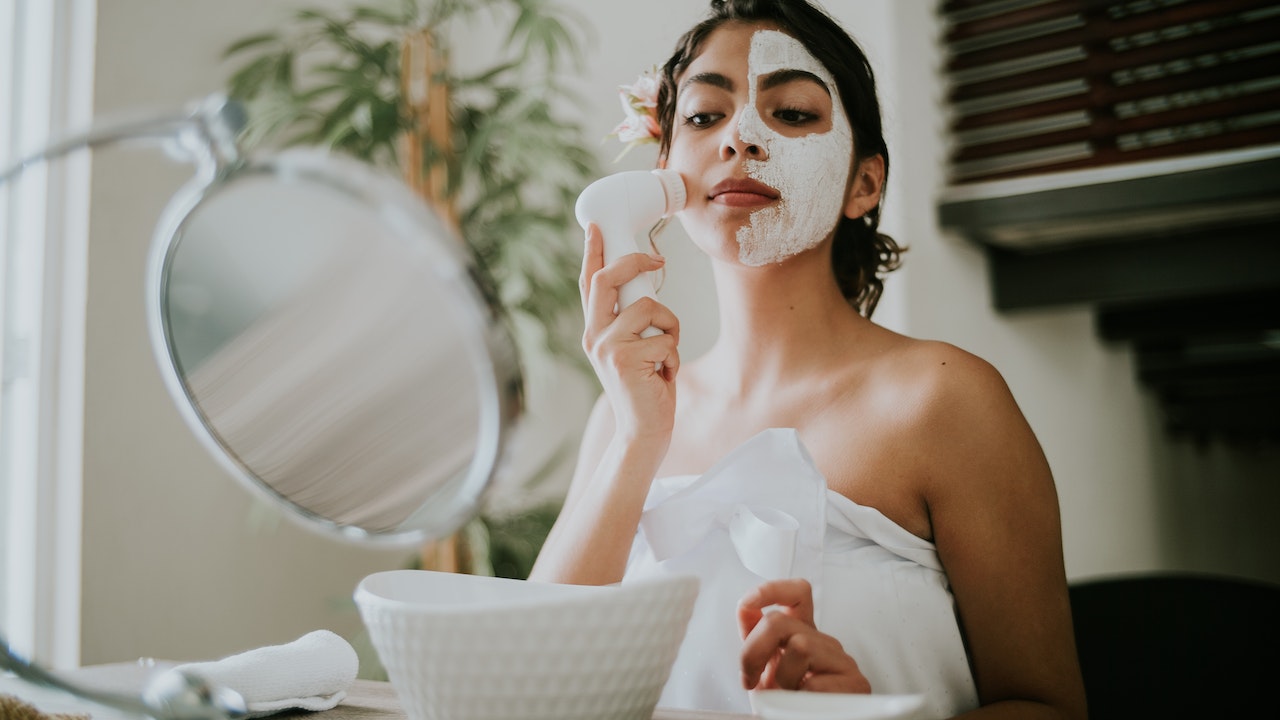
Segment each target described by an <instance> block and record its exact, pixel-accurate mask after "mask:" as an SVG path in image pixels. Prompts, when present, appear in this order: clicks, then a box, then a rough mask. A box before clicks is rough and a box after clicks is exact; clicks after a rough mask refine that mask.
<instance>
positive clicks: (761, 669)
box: [742, 611, 871, 693]
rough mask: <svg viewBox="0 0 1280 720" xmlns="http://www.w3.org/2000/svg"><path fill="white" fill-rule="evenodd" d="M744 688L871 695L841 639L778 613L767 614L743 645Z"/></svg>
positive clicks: (867, 685)
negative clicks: (868, 693)
mask: <svg viewBox="0 0 1280 720" xmlns="http://www.w3.org/2000/svg"><path fill="white" fill-rule="evenodd" d="M742 685H743V687H745V688H746V689H748V690H751V689H754V688H757V687H760V688H782V689H785V690H813V691H818V692H847V693H867V692H871V684H870V683H869V682H868V681H867V678H866V677H865V676H864V675H863V674H862V671H861V670H859V669H858V663H857V662H856V661H855V660H854V659H853V658H852V657H850V656H849V654H848V653H846V652H845V651H844V647H843V646H842V645H841V644H840V641H839V640H836V639H835V638H833V637H831V636H830V635H827V634H825V633H822V632H819V631H818V630H816V629H814V627H813V626H812V625H810V624H808V623H805V622H802V621H800V620H799V619H797V618H794V617H791V616H789V615H787V614H786V613H785V612H780V611H771V612H769V613H767V614H765V616H764V618H763V619H761V621H760V622H759V623H757V624H756V627H755V629H753V630H752V631H751V632H750V634H748V635H747V638H746V640H744V641H743V644H742Z"/></svg>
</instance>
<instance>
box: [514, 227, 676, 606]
mask: <svg viewBox="0 0 1280 720" xmlns="http://www.w3.org/2000/svg"><path fill="white" fill-rule="evenodd" d="M661 266H662V261H661V259H660V258H654V257H650V256H648V255H644V254H640V253H637V254H633V255H627V256H625V257H623V258H620V259H619V260H618V261H617V262H614V263H611V264H610V265H608V266H606V265H605V264H604V241H603V238H601V236H600V230H599V228H597V227H596V226H595V225H592V226H591V227H590V228H589V229H588V231H587V243H586V250H585V252H584V253H583V261H582V276H581V277H580V278H579V283H578V285H579V290H580V291H581V293H582V305H583V310H584V313H585V326H586V327H585V330H584V331H583V336H582V345H583V349H584V350H585V351H586V353H587V357H588V358H590V360H591V365H592V367H593V368H595V371H596V375H597V376H598V377H599V378H600V384H601V385H602V386H603V387H604V393H605V394H604V397H602V398H601V399H600V401H599V402H597V403H596V407H595V409H594V410H593V411H592V413H591V418H590V419H589V420H588V423H587V430H586V433H585V434H584V436H583V443H582V448H581V450H580V452H579V457H578V467H577V469H576V470H575V472H574V478H573V482H572V485H571V486H570V489H569V495H568V497H567V498H566V500H565V505H564V508H563V509H562V510H561V511H560V516H559V517H558V518H557V519H556V524H555V526H554V527H553V528H552V529H551V533H550V534H549V535H548V536H547V540H546V542H545V543H544V544H543V547H542V552H540V553H539V555H538V560H537V562H536V563H534V567H533V571H532V572H531V573H530V579H531V580H540V581H545V582H560V583H574V584H582V585H607V584H610V583H615V582H618V581H620V580H621V579H622V574H623V572H624V571H625V570H626V563H627V556H628V555H629V553H630V551H631V542H632V540H633V538H634V537H635V532H636V526H637V525H638V524H639V522H640V513H641V511H642V510H643V509H644V500H645V497H646V496H647V495H648V493H649V485H650V483H651V482H652V481H653V476H654V474H655V473H656V472H657V470H658V466H659V465H660V464H661V463H662V459H663V457H664V456H665V455H666V452H667V447H668V445H669V444H670V442H671V428H672V425H673V424H674V422H675V377H676V372H677V371H678V370H679V366H680V356H679V354H678V353H677V351H676V346H677V343H678V340H679V322H678V321H677V320H676V317H675V315H674V314H672V313H671V311H670V310H669V309H667V308H666V307H663V306H662V305H660V304H658V303H657V302H655V301H653V300H652V299H649V298H642V299H641V300H640V301H638V302H636V303H634V304H633V305H631V306H629V307H627V308H625V309H624V310H622V312H621V313H618V312H615V308H616V305H617V302H618V288H619V287H621V286H622V285H623V284H624V283H626V282H627V281H629V280H632V279H634V278H635V277H637V276H639V275H640V273H642V272H646V271H651V270H655V269H657V268H659V267H661ZM650 326H653V327H657V328H658V329H660V330H662V331H663V334H661V335H656V336H654V337H650V338H645V337H642V336H641V334H640V333H641V332H642V331H643V330H645V329H647V328H649V327H650ZM659 363H660V364H661V365H659ZM659 367H661V369H660V370H659V369H658V368H659Z"/></svg>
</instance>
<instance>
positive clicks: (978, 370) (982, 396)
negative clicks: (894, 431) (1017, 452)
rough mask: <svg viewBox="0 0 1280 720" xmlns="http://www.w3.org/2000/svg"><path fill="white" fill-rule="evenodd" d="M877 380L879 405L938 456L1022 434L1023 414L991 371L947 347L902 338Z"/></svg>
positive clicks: (878, 371) (981, 361)
mask: <svg viewBox="0 0 1280 720" xmlns="http://www.w3.org/2000/svg"><path fill="white" fill-rule="evenodd" d="M899 337H901V336H899ZM875 377H876V384H877V388H878V389H879V392H880V397H879V400H880V401H881V402H884V403H889V404H890V406H891V407H893V408H896V412H897V413H899V414H900V418H899V419H900V420H901V421H902V422H903V423H905V424H906V425H908V426H910V427H911V428H912V429H913V430H915V431H918V432H920V433H926V435H925V437H928V438H929V439H930V442H929V443H926V445H927V446H932V447H937V448H940V449H941V451H942V452H953V451H956V450H957V449H958V448H964V447H967V448H972V449H975V450H976V449H978V448H981V447H990V446H991V444H995V445H998V444H1000V443H1001V442H1003V441H1004V440H1006V439H1008V438H1009V436H1010V434H1011V433H1014V432H1017V433H1023V432H1025V429H1024V428H1025V424H1026V421H1025V418H1024V417H1023V415H1022V411H1021V410H1020V409H1019V408H1018V405H1017V403H1016V401H1015V400H1014V398H1013V394H1012V393H1011V392H1010V390H1009V386H1008V384H1007V383H1006V382H1005V380H1004V377H1003V376H1002V375H1001V374H1000V372H999V371H998V370H997V369H996V368H995V366H994V365H992V364H991V363H990V362H987V361H986V360H984V359H983V358H981V357H979V356H977V355H975V354H973V353H971V352H968V351H966V350H963V349H961V348H959V347H956V346H955V345H952V344H950V343H946V342H941V341H936V340H916V339H912V338H903V339H902V340H901V341H898V342H895V343H893V345H892V347H891V348H890V349H889V350H887V351H886V352H885V353H884V354H883V356H882V357H881V358H879V362H877V364H876V369H875Z"/></svg>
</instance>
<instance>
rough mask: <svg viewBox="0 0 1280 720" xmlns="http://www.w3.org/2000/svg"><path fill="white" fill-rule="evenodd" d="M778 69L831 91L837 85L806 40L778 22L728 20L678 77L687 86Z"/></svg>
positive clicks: (731, 79) (761, 73)
mask: <svg viewBox="0 0 1280 720" xmlns="http://www.w3.org/2000/svg"><path fill="white" fill-rule="evenodd" d="M774 73H778V74H780V75H782V76H784V77H785V78H786V80H788V81H790V80H796V79H801V78H804V77H806V76H808V77H809V78H810V79H817V80H818V81H819V84H821V85H825V86H826V89H827V91H828V92H831V91H832V90H834V89H835V81H834V79H833V78H832V76H831V73H830V72H829V71H828V70H827V69H826V67H825V66H824V65H823V64H822V63H821V62H819V61H818V59H817V58H815V57H814V56H813V54H812V53H811V52H809V49H808V48H806V47H805V46H804V43H802V42H800V41H799V40H798V39H796V38H795V37H793V36H791V35H789V34H787V33H786V32H784V31H782V30H780V29H779V28H778V27H777V26H776V25H773V24H765V23H751V24H749V23H743V22H730V23H726V24H724V25H722V26H720V27H718V28H716V29H715V30H713V31H712V32H711V33H710V34H709V35H708V36H707V37H706V39H705V40H703V42H702V43H701V47H700V48H699V51H698V54H697V55H696V56H695V57H694V59H693V61H692V62H690V63H689V65H688V66H687V67H686V68H685V71H684V72H683V73H681V76H680V77H679V78H678V79H677V85H678V86H679V87H681V88H683V87H684V86H685V85H687V84H689V81H690V80H693V79H696V78H699V77H701V78H703V79H705V78H706V77H708V76H721V77H725V78H728V80H729V81H730V82H729V83H728V84H729V85H730V86H732V85H734V84H736V83H733V82H732V81H733V79H734V77H735V76H737V77H740V78H744V79H745V78H760V77H762V76H766V75H770V74H774ZM712 84H714V85H716V86H721V87H723V86H724V85H725V83H723V82H714V83H712ZM775 84H776V83H775Z"/></svg>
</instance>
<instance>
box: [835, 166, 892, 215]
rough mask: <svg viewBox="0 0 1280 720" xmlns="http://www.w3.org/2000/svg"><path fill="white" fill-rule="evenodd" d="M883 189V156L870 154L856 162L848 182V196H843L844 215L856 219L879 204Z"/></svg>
mask: <svg viewBox="0 0 1280 720" xmlns="http://www.w3.org/2000/svg"><path fill="white" fill-rule="evenodd" d="M883 190H884V156H883V155H872V156H871V157H869V158H867V159H865V160H863V161H862V162H860V163H858V165H857V167H855V168H854V170H853V179H852V180H851V181H850V182H849V197H847V198H845V202H844V216H845V217H847V218H849V219H850V220H856V219H858V218H860V217H862V216H863V215H866V214H867V212H868V211H870V210H871V209H872V208H874V207H875V206H877V205H879V204H880V194H881V192H883Z"/></svg>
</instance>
